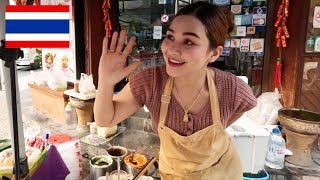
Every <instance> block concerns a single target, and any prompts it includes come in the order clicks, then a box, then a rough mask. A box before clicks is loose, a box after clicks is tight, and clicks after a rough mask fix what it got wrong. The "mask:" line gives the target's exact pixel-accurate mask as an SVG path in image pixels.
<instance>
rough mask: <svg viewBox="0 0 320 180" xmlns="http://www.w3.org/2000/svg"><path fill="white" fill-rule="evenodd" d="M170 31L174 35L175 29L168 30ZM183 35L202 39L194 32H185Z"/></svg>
mask: <svg viewBox="0 0 320 180" xmlns="http://www.w3.org/2000/svg"><path fill="white" fill-rule="evenodd" d="M168 31H170V32H172V33H174V30H173V29H170V28H169V29H168ZM183 35H189V36H194V37H196V38H198V39H200V37H199V36H198V34H196V33H193V32H183Z"/></svg>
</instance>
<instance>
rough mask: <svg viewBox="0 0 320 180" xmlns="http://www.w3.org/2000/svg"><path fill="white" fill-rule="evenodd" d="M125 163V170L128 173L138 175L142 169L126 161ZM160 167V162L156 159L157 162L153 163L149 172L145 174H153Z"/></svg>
mask: <svg viewBox="0 0 320 180" xmlns="http://www.w3.org/2000/svg"><path fill="white" fill-rule="evenodd" d="M124 165H125V171H126V172H127V173H128V175H131V176H136V175H137V174H138V173H139V172H140V171H141V169H137V168H134V167H131V166H129V165H127V164H126V163H124ZM158 168H159V165H158V162H157V161H156V162H155V163H153V165H152V166H151V167H150V168H149V169H148V170H147V172H146V173H145V174H144V175H145V176H153V175H154V174H155V173H156V172H157V171H158Z"/></svg>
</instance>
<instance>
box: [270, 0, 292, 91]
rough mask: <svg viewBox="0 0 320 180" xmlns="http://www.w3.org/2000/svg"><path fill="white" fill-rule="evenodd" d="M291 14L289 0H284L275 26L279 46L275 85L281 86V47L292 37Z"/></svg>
mask: <svg viewBox="0 0 320 180" xmlns="http://www.w3.org/2000/svg"><path fill="white" fill-rule="evenodd" d="M288 16H289V0H282V2H281V4H280V5H279V7H278V10H277V19H276V21H275V23H274V26H275V27H276V28H277V32H276V47H278V48H279V58H277V62H276V68H275V69H276V70H275V76H274V86H275V87H280V88H281V66H282V65H281V49H282V48H286V47H287V45H288V44H287V38H289V37H290V34H289V30H288V28H287V17H288Z"/></svg>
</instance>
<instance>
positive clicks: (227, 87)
mask: <svg viewBox="0 0 320 180" xmlns="http://www.w3.org/2000/svg"><path fill="white" fill-rule="evenodd" d="M212 69H213V70H214V72H215V79H214V82H215V83H216V87H217V93H218V100H219V107H220V117H221V123H222V125H223V126H224V127H226V125H227V122H228V119H229V118H230V117H231V116H232V115H233V114H234V113H242V112H246V111H248V110H250V109H252V108H253V107H255V106H256V103H257V102H256V98H255V96H254V95H253V93H252V90H251V88H250V87H249V86H248V85H247V84H246V83H245V82H244V81H243V80H241V79H240V78H238V77H236V76H235V75H233V74H231V73H228V72H224V71H221V70H219V69H216V68H212ZM168 77H169V76H168V74H167V73H166V69H165V66H163V67H156V68H150V69H146V70H143V71H141V72H139V73H136V74H134V75H131V77H130V78H129V83H130V88H131V92H132V94H133V96H134V97H135V99H136V101H137V103H138V104H139V105H140V106H143V105H145V106H146V107H147V108H148V110H149V112H150V115H151V121H152V128H153V130H154V132H155V133H157V127H158V123H159V116H160V105H161V96H162V93H163V91H164V86H165V83H166V80H167V79H168ZM183 115H184V111H183V109H182V107H181V106H180V104H179V102H178V101H177V100H176V99H175V97H174V96H171V102H170V104H169V108H168V114H167V119H166V122H165V125H166V126H167V127H169V128H170V129H172V130H174V131H175V132H177V133H178V134H180V135H183V136H189V135H191V134H193V133H195V132H197V131H199V130H201V129H204V128H206V127H208V126H210V125H212V122H213V121H212V117H211V109H210V103H209V101H208V104H207V105H206V106H205V107H204V108H203V109H202V110H201V111H200V112H199V113H198V114H196V115H193V114H190V115H189V122H188V123H185V122H183V121H182V119H183Z"/></svg>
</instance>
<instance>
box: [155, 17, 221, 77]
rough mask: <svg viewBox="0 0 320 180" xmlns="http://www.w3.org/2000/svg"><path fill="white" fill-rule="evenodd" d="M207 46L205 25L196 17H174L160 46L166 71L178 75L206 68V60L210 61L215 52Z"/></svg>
mask: <svg viewBox="0 0 320 180" xmlns="http://www.w3.org/2000/svg"><path fill="white" fill-rule="evenodd" d="M209 47H210V43H209V39H208V38H207V35H206V31H205V27H204V26H203V24H202V23H201V22H200V21H199V20H198V19H197V18H196V17H194V16H191V15H180V16H178V17H176V18H175V19H174V20H173V21H172V23H171V25H170V27H169V29H168V31H167V35H166V38H165V39H164V40H163V42H162V46H161V49H162V52H163V56H164V59H165V62H166V66H167V67H166V69H167V73H168V74H169V75H170V76H172V77H178V76H182V75H186V74H190V73H193V72H198V71H201V70H203V69H206V67H207V64H208V62H209V61H210V62H211V61H212V60H213V59H212V58H213V57H212V56H213V55H214V54H216V53H215V50H214V49H210V48H209ZM214 60H215V59H214Z"/></svg>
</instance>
